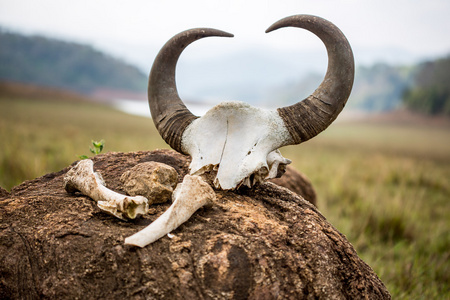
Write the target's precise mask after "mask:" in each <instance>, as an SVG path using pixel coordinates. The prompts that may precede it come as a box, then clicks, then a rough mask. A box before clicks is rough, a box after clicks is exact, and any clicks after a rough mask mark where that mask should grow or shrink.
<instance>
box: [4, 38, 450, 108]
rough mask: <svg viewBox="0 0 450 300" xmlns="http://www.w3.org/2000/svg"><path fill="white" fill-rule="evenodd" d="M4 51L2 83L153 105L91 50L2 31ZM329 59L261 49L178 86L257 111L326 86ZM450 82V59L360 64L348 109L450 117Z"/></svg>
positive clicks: (186, 95)
mask: <svg viewBox="0 0 450 300" xmlns="http://www.w3.org/2000/svg"><path fill="white" fill-rule="evenodd" d="M0 45H1V46H0V81H1V80H3V81H15V82H22V83H28V84H34V85H41V86H46V87H54V88H59V89H66V90H70V91H74V92H77V93H82V94H84V95H89V96H94V97H96V98H101V99H118V98H121V99H146V95H145V94H146V86H147V75H144V74H143V73H142V71H140V70H139V69H138V67H137V66H133V65H130V64H127V63H125V62H123V61H121V60H119V59H116V58H114V57H112V56H109V55H107V54H104V53H102V52H100V51H98V50H95V49H94V48H92V47H90V46H86V45H81V44H76V43H70V42H64V41H59V40H55V39H50V38H46V37H42V36H24V35H20V34H16V33H11V32H7V31H5V30H0ZM324 55H326V54H325V53H317V52H314V53H313V52H311V53H303V55H299V54H289V55H280V54H279V53H278V54H277V53H272V52H270V51H269V50H267V49H256V50H255V49H253V50H248V51H243V52H239V53H234V54H230V55H229V56H227V57H219V58H217V59H212V58H209V59H207V58H202V59H197V60H181V61H180V64H179V68H178V69H177V82H178V88H179V91H180V94H181V96H182V97H183V99H187V100H188V101H197V102H202V103H208V105H213V104H217V103H219V102H221V101H224V100H240V101H245V102H248V103H250V104H253V105H257V106H266V107H280V106H286V105H290V104H293V103H296V102H298V101H299V100H301V99H304V98H305V97H307V96H308V95H309V94H311V93H312V92H313V91H314V90H315V89H316V88H317V87H318V86H319V84H320V82H321V81H322V79H323V75H322V74H324V73H325V70H326V59H324V58H325V57H324ZM292 57H302V59H292ZM305 58H306V59H305ZM449 82H450V58H449V57H447V58H440V59H436V60H433V61H428V62H423V63H418V64H415V65H414V64H412V65H392V64H384V63H379V64H374V65H372V66H361V65H359V66H358V65H357V68H356V72H355V82H354V85H353V90H352V94H351V96H350V99H349V101H348V103H347V108H348V109H350V110H356V111H364V112H387V111H392V110H396V109H399V108H408V109H411V110H414V111H416V112H420V113H425V114H432V115H440V114H441V115H442V114H444V115H450V84H449ZM219 98H220V100H219Z"/></svg>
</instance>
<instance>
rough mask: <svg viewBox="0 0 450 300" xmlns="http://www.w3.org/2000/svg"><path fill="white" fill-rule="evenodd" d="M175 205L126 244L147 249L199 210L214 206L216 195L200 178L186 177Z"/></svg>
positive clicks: (176, 191)
mask: <svg viewBox="0 0 450 300" xmlns="http://www.w3.org/2000/svg"><path fill="white" fill-rule="evenodd" d="M172 199H173V203H172V205H171V206H170V207H169V209H168V210H166V211H165V212H164V213H163V214H162V215H161V216H160V217H159V218H158V219H156V220H155V221H154V222H153V223H152V224H150V225H149V226H147V227H146V228H144V229H142V230H141V231H139V232H137V233H135V234H133V235H132V236H130V237H127V238H126V239H125V244H128V245H134V246H139V247H145V246H147V245H148V244H151V243H153V242H154V241H156V240H158V239H160V238H161V237H163V236H164V235H166V234H168V233H170V232H171V231H172V230H174V229H176V228H177V227H178V226H180V225H181V224H183V223H184V222H186V221H187V220H188V219H189V218H190V217H191V216H192V215H193V214H194V213H195V212H196V211H197V210H198V209H199V208H201V207H203V206H205V205H212V204H213V203H214V202H215V201H216V194H215V193H214V190H213V189H212V188H211V186H210V185H209V184H208V183H206V182H205V181H204V180H203V179H202V178H201V177H200V176H195V175H193V176H191V175H186V176H185V177H184V179H183V182H182V183H180V184H178V185H177V187H176V189H175V191H174V192H173V194H172Z"/></svg>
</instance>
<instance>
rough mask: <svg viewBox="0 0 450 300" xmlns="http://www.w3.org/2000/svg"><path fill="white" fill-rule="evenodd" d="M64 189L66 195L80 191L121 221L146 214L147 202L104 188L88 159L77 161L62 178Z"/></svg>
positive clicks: (139, 197)
mask: <svg viewBox="0 0 450 300" xmlns="http://www.w3.org/2000/svg"><path fill="white" fill-rule="evenodd" d="M64 188H65V190H66V191H67V192H68V193H75V192H76V191H80V192H81V193H82V194H84V195H86V196H89V197H90V198H92V199H93V200H95V201H97V206H98V207H99V208H100V209H101V210H103V211H105V212H107V213H109V214H111V215H113V216H115V217H117V218H119V219H122V220H127V219H134V218H136V217H137V216H140V215H144V214H146V213H147V212H148V200H147V198H145V197H142V196H135V197H130V196H126V195H122V194H119V193H116V192H114V191H112V190H110V189H108V188H107V187H106V186H105V182H104V180H103V178H102V176H101V175H100V173H98V172H94V163H93V161H92V160H90V159H84V160H81V161H79V162H78V163H77V164H76V166H74V167H73V168H72V169H70V170H69V171H68V172H67V173H66V175H65V176H64Z"/></svg>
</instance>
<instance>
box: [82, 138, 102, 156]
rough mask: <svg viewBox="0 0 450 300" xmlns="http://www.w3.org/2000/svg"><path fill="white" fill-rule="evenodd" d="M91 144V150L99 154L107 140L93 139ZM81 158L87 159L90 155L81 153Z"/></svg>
mask: <svg viewBox="0 0 450 300" xmlns="http://www.w3.org/2000/svg"><path fill="white" fill-rule="evenodd" d="M91 144H92V146H93V147H89V151H91V153H92V154H94V155H97V154H100V153H101V152H102V151H103V147H104V146H105V141H104V140H101V141H99V142H97V141H94V140H91ZM78 158H79V159H87V158H89V156H87V155H80V156H78Z"/></svg>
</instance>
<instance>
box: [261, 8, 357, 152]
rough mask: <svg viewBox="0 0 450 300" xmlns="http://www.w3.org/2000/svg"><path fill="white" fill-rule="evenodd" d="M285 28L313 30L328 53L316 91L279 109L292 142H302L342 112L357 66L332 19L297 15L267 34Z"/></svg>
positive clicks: (317, 132) (343, 37) (284, 20)
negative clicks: (325, 71)
mask: <svg viewBox="0 0 450 300" xmlns="http://www.w3.org/2000/svg"><path fill="white" fill-rule="evenodd" d="M283 27H298V28H304V29H306V30H309V31H311V32H312V33H314V34H315V35H317V36H318V37H319V38H320V39H321V40H322V42H323V43H324V44H325V46H326V48H327V53H328V69H327V73H326V75H325V78H324V80H323V81H322V83H321V84H320V86H319V87H318V88H317V90H315V91H314V93H312V94H311V95H310V96H309V97H307V98H306V99H305V100H303V101H300V102H298V103H296V104H294V105H291V106H287V107H282V108H278V113H279V115H280V116H281V118H282V119H283V121H284V124H285V126H286V127H287V129H288V130H289V133H290V134H291V136H292V138H293V140H294V143H293V144H299V143H301V142H304V141H306V140H309V139H310V138H312V137H314V136H316V135H317V134H319V133H320V132H321V131H323V130H325V129H326V128H327V127H328V126H329V125H330V124H331V123H332V122H333V121H334V120H335V119H336V117H337V116H338V115H339V113H340V112H341V111H342V109H343V108H344V106H345V103H346V102H347V99H348V97H349V96H350V92H351V90H352V86H353V78H354V73H355V66H354V59H353V52H352V49H351V47H350V44H349V43H348V41H347V39H346V38H345V36H344V34H343V33H342V32H341V31H340V30H339V28H337V27H336V26H335V25H334V24H332V23H331V22H329V21H327V20H325V19H322V18H319V17H316V16H310V15H296V16H291V17H287V18H284V19H281V20H280V21H278V22H276V23H274V24H273V25H272V26H270V27H269V28H268V29H267V30H266V33H268V32H271V31H273V30H276V29H279V28H283Z"/></svg>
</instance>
